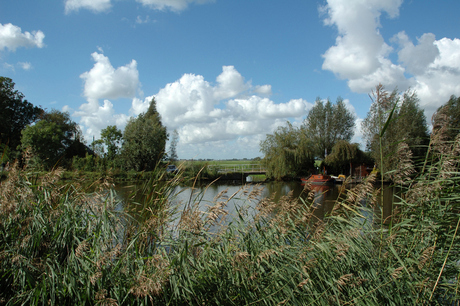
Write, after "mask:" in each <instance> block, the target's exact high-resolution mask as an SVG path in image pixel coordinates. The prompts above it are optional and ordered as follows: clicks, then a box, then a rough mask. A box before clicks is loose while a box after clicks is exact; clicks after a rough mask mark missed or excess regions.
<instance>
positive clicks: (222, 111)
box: [132, 66, 312, 145]
mask: <svg viewBox="0 0 460 306" xmlns="http://www.w3.org/2000/svg"><path fill="white" fill-rule="evenodd" d="M260 92H262V93H264V94H269V93H270V92H271V86H270V85H262V86H252V85H251V84H250V82H245V81H244V78H243V77H242V76H241V74H240V73H239V72H238V71H237V70H236V69H235V67H233V66H224V67H223V68H222V73H221V74H220V75H219V76H217V78H216V85H212V84H211V83H210V82H208V81H206V80H205V79H204V77H203V76H200V75H194V74H185V75H183V76H182V77H181V78H180V79H179V80H177V81H176V82H173V83H170V84H167V85H166V86H165V87H164V88H162V89H160V91H159V92H158V93H157V94H156V95H155V99H156V102H157V109H158V112H159V113H160V114H161V116H162V119H163V123H164V124H165V125H166V126H167V127H168V128H169V129H170V130H171V129H178V130H179V134H180V139H181V143H182V144H183V145H187V144H203V143H205V142H209V141H221V140H227V141H228V140H232V141H237V140H238V139H240V138H241V137H246V136H247V137H260V135H265V134H266V133H270V132H272V131H273V129H274V128H276V126H278V125H280V124H282V123H284V122H285V121H286V120H288V119H290V118H291V119H292V118H296V119H297V120H301V118H302V117H304V116H305V115H306V114H307V111H308V110H309V109H310V108H311V106H312V105H311V104H310V103H307V102H306V101H305V100H302V99H297V100H291V101H289V102H287V103H280V104H276V103H274V102H273V101H271V100H270V99H269V98H267V97H264V96H261V95H258V94H259V93H260ZM151 98H152V97H148V98H146V99H145V100H144V101H141V100H138V99H135V100H134V101H133V107H132V112H133V113H139V112H141V111H145V110H146V109H147V107H148V104H149V102H150V101H151Z"/></svg>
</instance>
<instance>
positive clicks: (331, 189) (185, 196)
mask: <svg viewBox="0 0 460 306" xmlns="http://www.w3.org/2000/svg"><path fill="white" fill-rule="evenodd" d="M254 188H260V189H261V193H260V195H259V196H258V197H257V198H256V199H252V200H248V199H247V195H248V194H249V193H250V192H251V191H253V190H254ZM340 188H341V185H332V186H312V190H313V191H314V198H313V205H315V215H316V216H317V217H318V218H319V219H322V218H323V217H324V216H325V215H326V214H327V213H329V212H330V211H331V210H332V208H333V206H334V202H335V201H336V199H337V197H338V195H339V192H340ZM116 190H117V192H118V193H119V195H120V196H121V197H122V198H124V199H125V201H124V202H125V203H126V202H128V201H126V199H127V197H128V196H129V193H130V188H126V186H123V185H117V186H116ZM289 193H292V196H293V197H296V198H297V197H303V198H306V197H307V194H306V192H305V191H304V185H303V184H302V183H301V182H300V181H299V182H267V183H261V184H245V185H243V184H241V183H232V182H228V181H225V182H216V183H214V184H212V185H209V186H208V185H202V186H198V187H195V188H191V187H187V186H182V187H178V188H176V190H175V196H174V200H173V204H174V205H177V206H176V207H177V210H178V211H181V210H183V209H185V208H187V207H190V206H191V205H193V204H195V203H197V204H198V209H199V210H200V211H203V212H204V211H207V209H208V208H209V207H210V206H213V205H214V204H215V203H216V200H217V201H223V202H226V203H227V204H226V206H225V210H226V211H227V212H228V214H229V217H227V219H229V220H231V219H232V218H233V217H236V216H237V214H238V208H239V207H242V206H248V207H249V209H254V208H255V206H256V205H257V203H258V201H260V200H261V199H263V198H266V197H273V198H274V200H275V201H279V199H280V198H281V197H283V196H286V195H288V194H289ZM392 195H393V192H392V189H391V188H386V189H385V199H386V201H385V202H384V205H383V208H384V218H386V217H387V216H388V215H389V212H390V211H391V197H392ZM217 197H219V198H218V199H217Z"/></svg>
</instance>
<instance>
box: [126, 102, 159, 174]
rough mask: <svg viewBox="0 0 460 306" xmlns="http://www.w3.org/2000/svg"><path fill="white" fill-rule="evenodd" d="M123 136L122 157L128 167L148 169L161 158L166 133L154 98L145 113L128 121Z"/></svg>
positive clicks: (137, 169) (154, 165)
mask: <svg viewBox="0 0 460 306" xmlns="http://www.w3.org/2000/svg"><path fill="white" fill-rule="evenodd" d="M123 138H124V142H123V147H122V159H123V161H124V162H125V163H126V166H127V167H128V168H130V169H134V170H136V171H142V170H146V171H149V170H152V169H154V168H155V167H156V165H157V163H158V162H159V161H161V160H162V158H163V155H164V153H165V146H166V141H167V140H168V134H167V132H166V127H164V126H163V124H162V123H161V118H160V114H159V113H158V112H157V111H156V102H155V99H152V101H151V102H150V107H149V109H148V110H147V112H146V113H143V114H140V115H139V116H138V117H137V118H131V119H130V120H129V121H128V124H127V125H126V127H125V131H124V133H123Z"/></svg>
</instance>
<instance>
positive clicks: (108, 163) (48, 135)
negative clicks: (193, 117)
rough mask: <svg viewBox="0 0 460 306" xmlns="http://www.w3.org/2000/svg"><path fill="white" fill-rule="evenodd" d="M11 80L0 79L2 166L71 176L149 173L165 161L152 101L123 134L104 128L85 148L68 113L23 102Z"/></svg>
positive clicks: (163, 133) (174, 156) (162, 135)
mask: <svg viewBox="0 0 460 306" xmlns="http://www.w3.org/2000/svg"><path fill="white" fill-rule="evenodd" d="M14 85H15V84H14V82H13V81H12V79H10V78H6V77H0V108H1V110H2V111H1V112H0V127H1V129H0V137H1V138H0V152H1V153H2V155H1V163H2V165H3V166H5V164H6V163H8V162H12V161H14V160H23V159H24V158H27V159H28V165H31V166H33V167H36V168H38V169H43V170H49V169H52V168H55V167H57V166H61V167H65V168H67V169H76V170H88V171H94V170H107V169H109V168H119V169H123V170H135V171H144V170H145V171H150V170H153V169H154V168H155V166H156V165H157V164H158V163H159V162H160V161H162V160H165V159H167V158H168V154H166V152H165V146H166V142H167V140H168V137H169V135H168V133H167V129H166V127H165V126H164V125H163V124H162V122H161V116H160V114H159V113H158V111H157V109H156V102H155V99H152V101H151V102H150V105H149V108H148V110H147V111H146V112H145V113H142V114H140V115H139V116H138V117H136V118H130V119H129V121H128V123H127V125H126V127H125V129H124V131H121V130H120V129H118V128H117V127H116V126H114V125H111V126H107V127H106V128H105V129H103V130H102V131H101V138H100V139H98V140H93V142H92V143H91V144H90V145H87V144H86V142H85V140H84V138H83V135H82V132H81V130H80V128H79V126H78V124H77V123H76V122H74V121H73V120H72V119H71V118H70V114H69V113H68V112H61V111H58V110H51V111H46V110H44V109H43V108H41V107H38V106H34V105H33V104H32V103H30V102H28V101H27V100H26V99H25V97H24V95H23V94H22V93H20V92H19V91H17V90H15V89H14ZM177 137H178V134H177V132H174V134H173V141H172V143H173V144H172V146H171V148H170V149H171V153H170V158H169V159H170V160H171V159H177V153H176V145H177Z"/></svg>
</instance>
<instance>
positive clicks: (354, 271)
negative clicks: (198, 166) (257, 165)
mask: <svg viewBox="0 0 460 306" xmlns="http://www.w3.org/2000/svg"><path fill="white" fill-rule="evenodd" d="M442 136H443V135H439V134H434V135H433V136H432V141H431V144H430V147H429V148H428V159H427V160H426V163H425V167H424V168H422V170H421V171H420V172H419V173H418V174H417V175H416V176H413V177H409V178H408V177H407V174H408V173H411V171H412V170H413V167H414V166H413V164H412V163H411V161H410V154H409V155H408V150H407V146H404V145H400V149H399V150H398V154H401V155H400V158H399V159H398V160H399V161H400V162H399V163H398V165H397V166H398V167H397V169H396V170H395V173H394V174H393V175H394V178H395V182H397V183H398V184H399V185H398V190H400V193H398V196H396V197H395V198H394V199H393V200H394V205H395V208H396V209H395V211H394V214H393V215H392V216H391V223H388V220H383V219H381V218H379V210H380V207H379V206H378V198H379V188H376V187H374V183H375V176H374V175H372V176H370V177H369V178H368V179H367V180H366V181H364V182H363V184H360V185H357V186H356V187H354V188H352V189H350V190H347V191H344V193H342V194H341V195H340V196H339V199H338V200H337V202H336V203H335V206H334V209H333V210H332V212H331V214H330V215H329V216H326V217H325V219H324V220H318V219H317V218H316V217H315V215H314V210H315V205H313V204H312V202H311V201H310V199H307V200H302V199H297V198H292V197H290V196H286V197H283V198H281V199H280V200H279V201H276V202H275V201H273V200H272V199H260V192H261V191H260V189H258V188H256V187H253V186H246V187H243V188H242V189H241V190H240V192H239V193H235V194H233V195H221V197H218V198H216V199H215V200H214V202H213V203H209V204H210V205H203V204H204V203H200V201H201V200H200V199H201V195H199V194H198V195H196V196H193V197H191V198H190V200H189V201H188V202H187V203H181V204H180V205H181V206H179V207H178V208H180V210H174V209H173V207H171V206H170V203H172V202H174V190H175V187H176V186H177V184H178V182H179V180H180V175H178V176H175V177H174V179H173V180H172V181H166V182H165V181H164V179H165V177H164V175H165V173H164V171H163V170H162V169H161V170H160V171H154V172H153V173H151V174H150V175H151V179H150V180H148V181H147V182H146V183H145V184H143V185H142V186H141V187H140V188H138V189H136V190H135V191H134V193H133V195H132V196H131V197H129V198H130V199H136V200H132V201H131V200H128V201H130V202H127V203H124V206H123V207H132V208H134V209H132V210H129V214H127V213H126V212H127V211H125V212H123V211H120V210H119V209H117V206H118V205H119V204H121V203H119V202H118V200H117V199H118V197H116V195H115V193H114V192H113V191H111V188H110V186H109V185H107V184H103V185H100V186H99V187H97V188H96V191H95V192H94V191H93V192H89V191H88V190H85V189H82V188H81V187H80V186H79V184H77V183H76V182H75V183H73V184H69V185H62V184H58V181H57V180H58V178H59V176H60V170H58V171H53V172H51V173H49V174H48V175H46V176H45V177H43V178H42V180H41V181H39V182H36V181H34V180H30V179H28V174H27V172H18V169H17V168H13V169H12V171H11V172H10V174H9V178H8V180H6V181H3V182H1V185H0V209H1V214H0V259H1V260H0V286H1V288H2V290H0V303H2V304H6V303H8V304H9V305H21V304H27V305H42V304H50V305H70V304H78V305H85V304H86V305H93V304H105V305H107V304H110V305H115V304H117V305H151V304H153V305H168V304H169V305H203V304H204V305H249V304H252V305H278V304H285V305H350V304H353V305H453V304H456V303H458V301H459V300H460V295H459V293H458V289H459V282H458V275H459V273H460V266H459V264H458V252H459V250H460V237H459V235H460V232H459V230H460V219H459V215H458V212H459V210H460V184H459V183H460V181H459V174H458V171H456V170H455V166H458V164H459V163H460V157H459V148H460V143H459V142H458V139H457V140H456V142H455V143H446V142H444V141H442V140H441V139H442V138H443V137H442ZM411 169H412V170H411ZM93 190H94V189H93ZM307 192H308V190H307ZM238 198H240V201H241V202H240V205H239V206H238V208H237V211H236V215H235V216H233V219H232V220H233V221H232V222H225V218H226V214H225V207H226V206H227V205H228V204H229V201H230V200H231V199H233V200H236V199H238ZM206 204H208V203H206ZM118 207H120V206H118ZM254 208H255V209H254ZM203 210H205V211H204V212H203ZM389 224H390V225H389Z"/></svg>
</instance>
